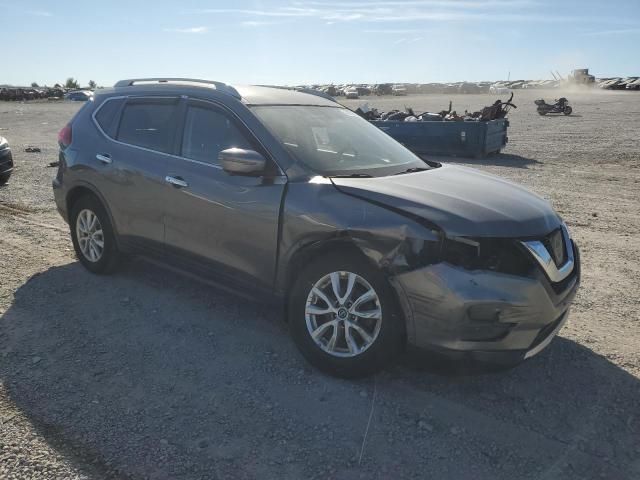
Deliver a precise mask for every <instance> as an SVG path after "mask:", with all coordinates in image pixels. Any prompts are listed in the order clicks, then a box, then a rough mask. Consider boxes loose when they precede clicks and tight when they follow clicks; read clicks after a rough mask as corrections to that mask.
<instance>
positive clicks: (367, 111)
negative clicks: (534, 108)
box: [355, 92, 518, 122]
mask: <svg viewBox="0 0 640 480" xmlns="http://www.w3.org/2000/svg"><path fill="white" fill-rule="evenodd" d="M511 100H513V92H512V93H511V97H509V100H507V101H506V102H503V101H502V100H496V101H495V102H494V103H493V104H491V105H488V106H486V107H484V108H482V109H481V110H478V111H476V112H467V111H466V110H465V112H464V113H463V114H462V115H459V114H458V113H457V112H456V111H455V110H452V102H449V109H448V110H442V111H440V112H438V113H433V112H422V113H416V112H415V111H414V110H413V109H412V108H411V107H405V111H401V110H391V111H389V112H379V111H378V110H377V109H375V108H370V107H369V106H368V105H367V104H365V105H362V106H361V107H358V108H357V109H356V110H355V113H357V114H358V115H360V116H361V117H363V118H364V119H365V120H369V121H372V120H384V121H396V122H488V121H490V120H497V119H500V118H505V117H506V116H507V113H508V112H509V110H510V108H511V107H513V108H518V107H516V106H515V105H514V104H513V103H511Z"/></svg>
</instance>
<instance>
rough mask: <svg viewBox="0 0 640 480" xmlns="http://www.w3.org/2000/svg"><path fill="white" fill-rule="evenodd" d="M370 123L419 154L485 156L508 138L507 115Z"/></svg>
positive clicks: (497, 149)
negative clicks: (486, 118) (474, 118)
mask: <svg viewBox="0 0 640 480" xmlns="http://www.w3.org/2000/svg"><path fill="white" fill-rule="evenodd" d="M371 123H372V124H373V125H375V126H376V127H378V128H379V129H380V130H382V131H384V132H386V133H387V134H389V135H390V136H392V137H393V138H395V139H396V140H397V141H398V142H400V143H401V144H403V145H404V146H405V147H407V148H408V149H409V150H411V151H412V152H414V153H416V154H418V155H455V156H461V157H475V158H482V157H485V156H486V155H490V154H492V153H499V152H500V150H502V149H503V148H504V147H505V145H506V144H507V141H508V137H507V127H508V126H509V120H507V119H506V118H499V119H497V120H489V121H486V122H479V121H467V122H399V121H389V120H372V121H371Z"/></svg>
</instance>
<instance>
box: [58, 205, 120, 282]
mask: <svg viewBox="0 0 640 480" xmlns="http://www.w3.org/2000/svg"><path fill="white" fill-rule="evenodd" d="M69 226H70V228H71V239H72V241H73V248H74V249H75V252H76V256H77V257H78V260H79V261H80V263H82V265H83V266H84V267H85V268H86V269H87V270H89V271H90V272H93V273H98V274H102V273H111V272H112V271H113V270H114V269H115V267H116V265H117V262H118V256H119V255H118V249H117V246H116V240H115V235H114V233H113V227H112V226H111V221H110V220H109V215H108V214H107V211H106V209H105V208H104V206H103V205H102V203H101V202H100V201H99V200H98V199H97V198H96V197H94V196H93V195H85V196H83V197H81V198H79V199H78V200H77V201H76V202H75V203H74V204H73V206H72V207H71V215H70V222H69Z"/></svg>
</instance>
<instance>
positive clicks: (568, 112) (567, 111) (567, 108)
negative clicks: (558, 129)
mask: <svg viewBox="0 0 640 480" xmlns="http://www.w3.org/2000/svg"><path fill="white" fill-rule="evenodd" d="M571 112H573V109H572V108H571V107H564V114H565V115H571Z"/></svg>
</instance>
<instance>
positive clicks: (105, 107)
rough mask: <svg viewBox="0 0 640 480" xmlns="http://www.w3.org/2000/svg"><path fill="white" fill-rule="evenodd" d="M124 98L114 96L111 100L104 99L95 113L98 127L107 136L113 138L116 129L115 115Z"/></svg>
mask: <svg viewBox="0 0 640 480" xmlns="http://www.w3.org/2000/svg"><path fill="white" fill-rule="evenodd" d="M122 102H124V98H114V99H113V100H106V101H105V102H104V103H103V104H102V106H101V107H100V109H99V110H98V113H96V122H98V125H100V128H101V129H102V131H103V132H104V133H106V134H107V135H108V136H109V137H111V138H115V136H116V129H117V128H118V122H117V116H118V113H119V112H120V107H122Z"/></svg>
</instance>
